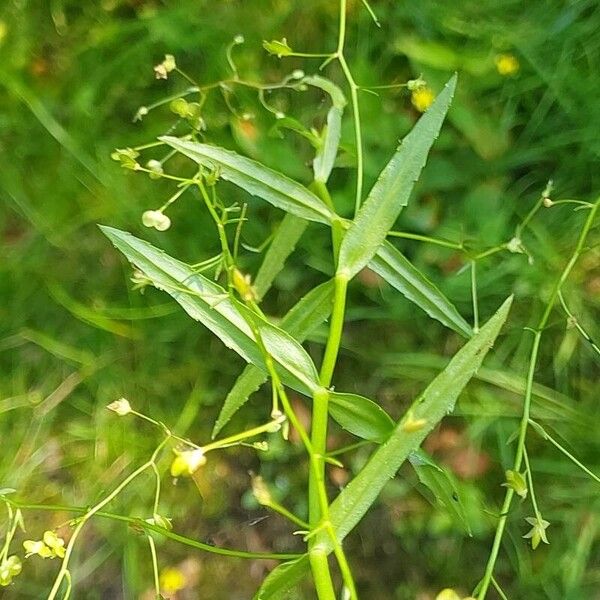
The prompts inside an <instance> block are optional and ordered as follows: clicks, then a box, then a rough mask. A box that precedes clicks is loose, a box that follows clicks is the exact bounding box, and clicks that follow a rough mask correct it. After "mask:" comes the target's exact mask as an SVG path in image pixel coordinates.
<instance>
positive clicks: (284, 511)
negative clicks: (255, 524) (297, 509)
mask: <svg viewBox="0 0 600 600" xmlns="http://www.w3.org/2000/svg"><path fill="white" fill-rule="evenodd" d="M265 506H266V507H267V508H270V509H271V510H274V511H275V512H277V513H279V514H280V515H281V516H282V517H285V518H286V519H288V520H289V521H291V522H292V523H294V524H296V525H298V527H301V528H302V529H303V530H308V529H310V525H309V524H308V523H306V522H305V521H303V520H302V519H301V518H300V517H297V516H296V515H295V514H294V513H292V512H290V511H289V510H288V509H287V508H285V506H282V505H281V504H279V502H275V500H271V501H270V502H269V503H268V504H265Z"/></svg>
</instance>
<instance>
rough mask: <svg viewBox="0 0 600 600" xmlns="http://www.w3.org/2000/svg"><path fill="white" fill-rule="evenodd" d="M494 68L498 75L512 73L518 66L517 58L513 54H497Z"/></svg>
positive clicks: (515, 71)
mask: <svg viewBox="0 0 600 600" xmlns="http://www.w3.org/2000/svg"><path fill="white" fill-rule="evenodd" d="M495 62H496V69H497V70H498V73H500V75H504V76H505V77H508V76H510V75H514V74H515V73H517V71H518V70H519V68H520V65H519V60H518V58H517V57H516V56H515V55H514V54H498V56H496V59H495Z"/></svg>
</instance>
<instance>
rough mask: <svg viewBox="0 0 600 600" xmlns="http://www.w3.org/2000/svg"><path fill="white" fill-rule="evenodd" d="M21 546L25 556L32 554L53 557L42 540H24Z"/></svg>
mask: <svg viewBox="0 0 600 600" xmlns="http://www.w3.org/2000/svg"><path fill="white" fill-rule="evenodd" d="M23 548H24V549H25V558H29V557H30V556H33V555H34V554H37V555H38V556H41V557H42V558H54V555H53V553H52V550H51V549H50V548H48V546H46V544H44V542H42V540H25V541H24V542H23Z"/></svg>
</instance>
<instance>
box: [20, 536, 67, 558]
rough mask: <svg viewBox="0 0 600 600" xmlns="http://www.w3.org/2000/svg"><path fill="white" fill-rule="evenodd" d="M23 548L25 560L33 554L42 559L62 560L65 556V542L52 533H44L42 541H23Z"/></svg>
mask: <svg viewBox="0 0 600 600" xmlns="http://www.w3.org/2000/svg"><path fill="white" fill-rule="evenodd" d="M23 548H25V558H29V557H30V556H33V555H34V554H37V555H38V556H41V557H42V558H56V557H58V558H63V557H64V555H65V540H63V539H62V538H61V537H58V536H57V535H56V533H54V531H44V536H43V539H41V540H25V541H24V542H23Z"/></svg>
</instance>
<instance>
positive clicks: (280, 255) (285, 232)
mask: <svg viewBox="0 0 600 600" xmlns="http://www.w3.org/2000/svg"><path fill="white" fill-rule="evenodd" d="M307 226H308V222H307V221H305V220H304V219H301V218H299V217H297V216H295V215H292V214H287V215H285V217H283V220H282V221H281V224H280V225H279V227H278V228H277V233H276V234H275V237H274V238H273V241H272V242H271V244H270V245H269V248H268V250H267V252H266V254H265V257H264V259H263V261H262V264H261V265H260V269H259V270H258V273H257V274H256V278H255V280H254V289H255V290H256V294H257V296H258V299H259V300H260V299H261V298H263V296H264V295H265V294H266V293H267V291H268V290H269V288H270V287H271V284H272V283H273V280H274V279H275V277H276V276H277V275H278V273H279V272H280V271H281V269H282V268H283V265H284V263H285V261H286V260H287V258H288V256H289V255H290V254H291V253H292V252H293V251H294V248H295V247H296V244H297V243H298V240H299V239H300V238H301V237H302V234H303V233H304V232H305V230H306V227H307Z"/></svg>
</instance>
